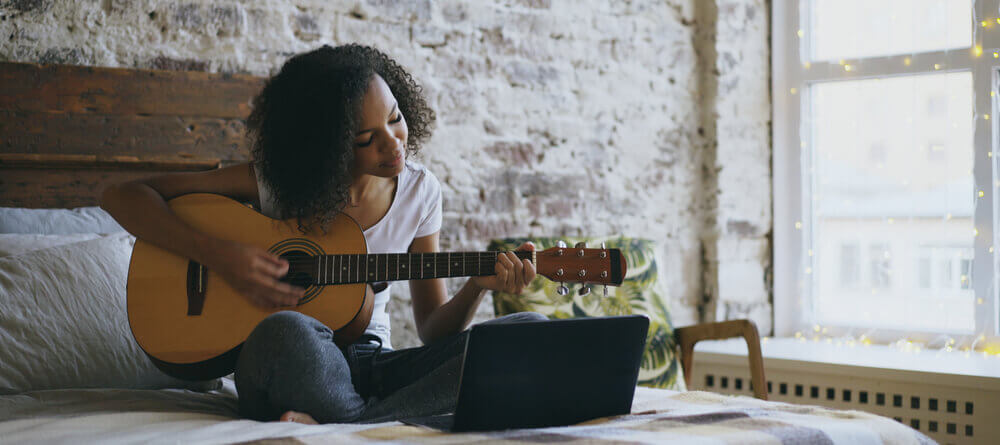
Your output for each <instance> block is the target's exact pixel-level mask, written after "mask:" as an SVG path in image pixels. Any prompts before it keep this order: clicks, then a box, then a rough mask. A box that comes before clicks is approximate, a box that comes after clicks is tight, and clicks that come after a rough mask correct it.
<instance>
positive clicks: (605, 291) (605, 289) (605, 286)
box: [603, 285, 608, 297]
mask: <svg viewBox="0 0 1000 445" xmlns="http://www.w3.org/2000/svg"><path fill="white" fill-rule="evenodd" d="M603 287H604V296H605V297H607V296H608V286H607V285H604V286H603Z"/></svg>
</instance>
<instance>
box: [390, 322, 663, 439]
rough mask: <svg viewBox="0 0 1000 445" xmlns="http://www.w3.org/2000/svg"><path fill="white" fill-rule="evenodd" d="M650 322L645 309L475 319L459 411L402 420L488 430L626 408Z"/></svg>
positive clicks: (582, 418)
mask: <svg viewBox="0 0 1000 445" xmlns="http://www.w3.org/2000/svg"><path fill="white" fill-rule="evenodd" d="M648 328H649V319H647V318H646V317H645V316H642V315H629V316H620V317H595V318H575V319H569V320H551V321H535V322H520V323H504V324H480V325H475V326H473V327H472V329H471V331H470V332H469V338H468V340H467V342H466V345H465V357H464V360H463V364H462V373H461V376H460V377H459V390H458V403H457V405H456V406H455V412H454V413H453V414H446V415H440V416H431V417H419V418H409V419H403V420H402V421H403V422H404V423H407V424H411V425H422V426H427V427H431V428H435V429H439V430H444V431H489V430H501V429H511V428H535V427H546V426H562V425H571V424H574V423H579V422H583V421H585V420H589V419H594V418H598V417H606V416H614V415H619V414H628V413H629V412H630V411H631V409H632V397H633V395H634V393H635V385H636V382H637V379H638V377H639V364H640V361H641V360H642V353H643V350H644V348H645V345H646V332H647V330H648Z"/></svg>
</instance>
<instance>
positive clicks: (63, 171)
mask: <svg viewBox="0 0 1000 445" xmlns="http://www.w3.org/2000/svg"><path fill="white" fill-rule="evenodd" d="M264 80H265V79H264V78H260V77H254V76H247V75H233V74H211V73H202V72H180V71H153V70H136V69H121V68H95V67H80V66H68V65H36V64H28V63H13V62H0V207H36V208H37V207H79V206H89V205H97V203H98V199H99V197H100V193H101V191H102V190H103V189H104V187H106V186H107V185H109V184H112V183H116V182H122V181H127V180H130V179H136V178H140V177H143V176H149V175H155V174H160V173H163V172H173V171H196V170H207V169H212V168H218V167H220V166H224V165H228V164H232V163H238V162H241V161H245V160H247V150H246V147H245V144H244V139H243V138H244V134H243V133H244V128H245V119H246V117H247V115H248V114H249V113H250V102H251V100H252V98H253V97H254V96H255V95H256V94H257V93H258V92H259V91H260V88H261V87H262V86H263V83H264Z"/></svg>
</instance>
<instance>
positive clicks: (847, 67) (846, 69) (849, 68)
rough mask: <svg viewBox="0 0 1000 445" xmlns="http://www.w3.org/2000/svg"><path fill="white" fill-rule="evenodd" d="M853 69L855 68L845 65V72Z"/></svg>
mask: <svg viewBox="0 0 1000 445" xmlns="http://www.w3.org/2000/svg"><path fill="white" fill-rule="evenodd" d="M852 69H854V67H852V66H851V65H844V71H850V70H852Z"/></svg>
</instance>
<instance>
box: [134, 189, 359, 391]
mask: <svg viewBox="0 0 1000 445" xmlns="http://www.w3.org/2000/svg"><path fill="white" fill-rule="evenodd" d="M168 205H169V206H170V209H171V210H172V211H173V212H174V213H175V214H176V215H177V216H178V217H179V218H180V219H181V220H183V221H184V222H186V223H187V224H189V225H191V226H192V227H194V228H196V229H198V230H200V231H202V232H205V233H207V234H209V235H212V236H215V237H218V238H223V239H229V240H233V241H238V242H241V243H245V244H250V245H254V246H258V247H261V248H264V249H267V250H269V251H270V252H272V253H275V254H277V255H279V256H282V257H284V258H286V259H289V261H290V262H293V261H294V258H296V257H297V256H308V255H327V254H363V253H367V244H366V242H365V238H364V233H363V232H362V231H361V228H360V227H359V226H358V224H357V222H355V221H354V220H353V219H352V218H350V217H349V216H347V215H343V214H341V215H340V216H338V217H337V218H335V219H334V220H333V221H332V223H331V226H330V230H329V232H328V233H327V234H326V235H316V236H303V235H302V234H301V233H300V232H298V230H297V229H296V223H295V220H294V219H292V220H285V221H281V220H275V219H272V218H269V217H267V216H264V215H262V214H260V213H258V212H256V211H254V210H252V209H251V208H249V207H247V206H245V205H243V204H240V203H239V202H236V201H234V200H232V199H229V198H226V197H224V196H220V195H214V194H205V193H195V194H189V195H184V196H180V197H177V198H174V199H171V200H170V201H169V202H168ZM290 278H291V277H290ZM303 287H305V288H306V292H305V294H304V295H303V297H302V298H301V299H300V300H299V303H298V305H297V306H295V307H288V308H280V309H273V310H267V309H262V308H259V307H257V306H254V305H253V304H251V303H250V301H249V300H247V299H246V298H245V297H243V296H242V295H240V294H238V293H237V292H236V291H235V290H233V288H232V287H230V286H229V283H227V282H225V281H224V280H223V279H222V278H221V277H220V276H218V275H217V274H215V273H214V272H213V271H211V270H208V269H205V268H204V267H202V266H201V265H199V264H198V263H195V262H193V261H191V260H190V259H188V258H184V257H181V256H179V255H176V254H174V253H172V252H169V251H167V250H164V249H162V248H160V247H157V246H154V245H152V244H150V243H148V242H145V241H143V240H141V239H139V240H136V243H135V247H134V248H133V251H132V259H131V263H130V264H129V274H128V285H127V301H128V317H129V325H130V326H131V328H132V334H133V336H134V337H135V339H136V341H137V342H138V344H139V346H140V347H141V348H142V349H143V351H145V352H146V354H147V355H149V357H150V358H151V359H152V360H153V362H154V363H155V364H156V365H157V367H159V368H160V369H161V370H163V371H164V372H166V373H167V374H169V375H172V376H175V377H178V378H183V379H189V380H204V379H210V378H215V377H219V376H223V375H226V374H229V373H230V372H232V370H233V369H234V368H235V364H236V359H237V357H238V355H239V350H240V347H241V346H242V344H243V341H244V340H246V338H247V336H249V335H250V332H251V331H252V330H253V329H254V327H255V326H257V324H258V323H260V321H261V320H263V319H264V318H266V317H267V316H269V315H271V314H273V313H275V312H278V311H281V310H294V311H297V312H301V313H303V314H306V315H309V316H311V317H313V318H316V319H317V320H319V321H320V322H322V323H324V324H325V325H326V326H328V327H330V328H331V329H333V330H334V331H336V335H335V336H334V338H335V339H336V341H337V343H338V344H339V345H341V346H342V347H343V346H346V345H347V344H350V343H352V342H353V341H355V340H356V339H357V338H358V337H359V336H360V335H361V334H362V333H363V332H364V330H365V328H367V326H368V322H369V320H370V318H371V312H372V301H373V298H372V293H371V288H370V286H368V285H367V284H365V283H355V284H342V285H335V286H318V285H309V284H307V285H304V286H303Z"/></svg>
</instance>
